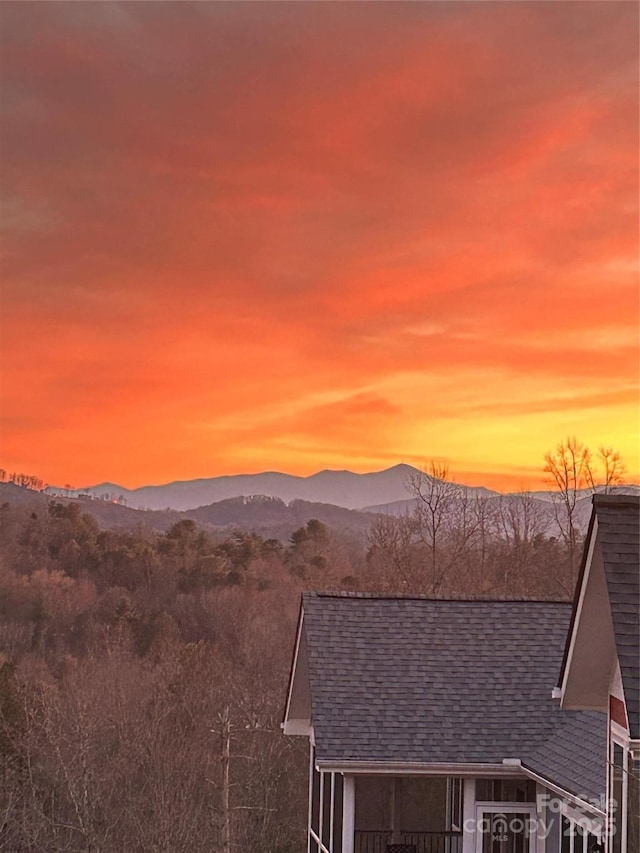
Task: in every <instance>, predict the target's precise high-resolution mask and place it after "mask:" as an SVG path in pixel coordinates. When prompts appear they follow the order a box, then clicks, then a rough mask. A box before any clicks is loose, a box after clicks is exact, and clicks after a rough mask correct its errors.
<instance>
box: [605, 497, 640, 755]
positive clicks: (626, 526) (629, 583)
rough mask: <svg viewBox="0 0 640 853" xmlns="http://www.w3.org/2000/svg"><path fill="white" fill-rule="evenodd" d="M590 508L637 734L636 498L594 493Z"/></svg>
mask: <svg viewBox="0 0 640 853" xmlns="http://www.w3.org/2000/svg"><path fill="white" fill-rule="evenodd" d="M593 508H594V512H595V515H596V517H597V519H598V534H597V536H598V541H599V543H600V547H601V550H602V559H603V563H604V571H605V576H606V580H607V588H608V590H609V603H610V606H611V620H612V622H613V633H614V635H615V641H616V649H617V652H618V661H619V662H620V672H621V675H622V686H623V689H624V696H625V702H626V706H627V715H628V718H629V729H630V734H631V737H632V738H640V498H639V497H637V496H632V495H595V496H594V498H593Z"/></svg>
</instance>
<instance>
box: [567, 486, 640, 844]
mask: <svg viewBox="0 0 640 853" xmlns="http://www.w3.org/2000/svg"><path fill="white" fill-rule="evenodd" d="M639 553H640V498H639V497H637V496H636V497H631V496H629V495H596V496H595V497H594V500H593V512H592V515H591V520H590V524H589V530H588V533H587V539H586V543H585V548H584V555H583V561H582V567H581V573H580V577H579V580H578V584H577V589H576V596H575V601H574V609H573V616H572V621H571V629H570V631H569V633H568V636H567V642H566V647H565V655H564V660H563V663H562V668H561V672H560V680H559V684H558V688H557V695H558V696H559V698H560V705H561V707H562V708H566V709H571V710H575V709H591V710H595V711H600V712H603V713H606V714H607V720H608V726H607V749H608V755H607V763H608V768H609V771H608V774H607V798H606V799H607V805H608V814H607V817H608V822H609V826H610V829H611V830H612V831H611V832H610V836H611V843H610V845H609V848H610V850H611V851H612V853H620V851H628V853H640V785H639V780H640V663H639V660H640V569H639V562H640V560H639V556H638V555H639Z"/></svg>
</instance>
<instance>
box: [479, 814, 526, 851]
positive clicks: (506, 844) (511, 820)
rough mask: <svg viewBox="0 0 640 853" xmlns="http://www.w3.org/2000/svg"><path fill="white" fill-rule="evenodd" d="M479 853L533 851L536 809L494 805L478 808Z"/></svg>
mask: <svg viewBox="0 0 640 853" xmlns="http://www.w3.org/2000/svg"><path fill="white" fill-rule="evenodd" d="M477 828H478V832H477V842H476V853H534V851H535V840H536V839H535V836H536V811H535V807H534V808H527V806H515V805H513V804H511V805H509V806H505V805H502V804H500V805H498V804H497V803H496V804H493V805H492V806H491V807H486V806H483V807H480V808H478V810H477Z"/></svg>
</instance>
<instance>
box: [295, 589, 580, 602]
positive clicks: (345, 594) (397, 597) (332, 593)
mask: <svg viewBox="0 0 640 853" xmlns="http://www.w3.org/2000/svg"><path fill="white" fill-rule="evenodd" d="M303 596H304V597H311V596H313V597H315V598H351V599H365V600H374V601H433V602H442V603H452V604H476V603H478V602H481V603H483V604H562V605H571V602H570V601H568V600H567V599H558V598H495V597H494V598H484V597H482V596H479V597H476V598H464V597H460V598H445V597H438V596H433V595H426V594H410V593H402V592H399V593H382V592H380V593H378V592H355V591H349V590H308V591H307V592H304V593H303Z"/></svg>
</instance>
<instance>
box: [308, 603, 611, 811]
mask: <svg viewBox="0 0 640 853" xmlns="http://www.w3.org/2000/svg"><path fill="white" fill-rule="evenodd" d="M303 611H304V618H303V630H304V632H305V634H306V640H307V648H308V658H309V684H310V690H311V703H312V723H313V730H314V737H315V745H316V757H317V759H318V761H321V762H335V763H339V762H348V761H381V762H407V763H443V764H444V763H463V764H471V763H490V764H496V763H500V762H502V760H503V759H505V758H520V759H521V760H522V761H523V764H525V766H527V767H529V768H530V769H531V770H533V771H534V772H536V773H539V774H540V775H543V776H544V777H545V778H547V777H548V774H550V773H553V774H555V775H554V778H553V779H550V781H556V783H557V784H559V785H561V787H563V788H564V789H565V790H567V791H569V792H571V793H573V794H576V795H577V796H580V795H582V797H583V798H584V797H598V796H599V795H600V794H602V793H603V792H604V790H605V766H606V716H605V715H603V714H600V713H598V712H572V711H561V710H560V708H559V706H558V703H557V701H555V700H552V698H551V689H552V687H553V685H554V684H555V682H556V677H557V671H558V667H559V665H560V661H561V658H562V649H563V645H564V639H565V635H566V633H567V629H568V626H569V619H570V615H571V605H570V604H566V603H558V602H536V601H483V600H474V601H443V600H432V599H427V598H406V597H392V598H388V597H377V596H370V595H357V594H344V593H343V594H336V595H330V594H318V593H308V594H305V595H304V596H303ZM585 733H588V735H589V745H588V750H591V749H593V751H594V757H595V758H596V761H595V762H594V764H595V766H594V767H591V762H590V760H589V756H588V755H585V744H584V741H583V737H584V736H585ZM554 741H555V742H556V743H557V744H558V747H557V752H556V753H555V756H554V753H553V750H552V748H551V746H549V747H548V748H546V749H545V745H547V744H553V743H554ZM563 751H564V755H562V752H563Z"/></svg>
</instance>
